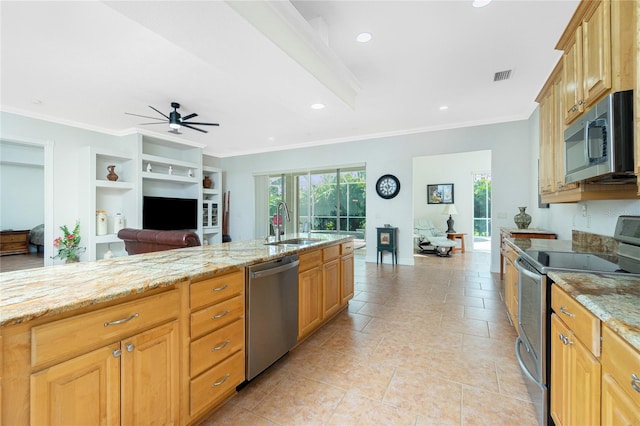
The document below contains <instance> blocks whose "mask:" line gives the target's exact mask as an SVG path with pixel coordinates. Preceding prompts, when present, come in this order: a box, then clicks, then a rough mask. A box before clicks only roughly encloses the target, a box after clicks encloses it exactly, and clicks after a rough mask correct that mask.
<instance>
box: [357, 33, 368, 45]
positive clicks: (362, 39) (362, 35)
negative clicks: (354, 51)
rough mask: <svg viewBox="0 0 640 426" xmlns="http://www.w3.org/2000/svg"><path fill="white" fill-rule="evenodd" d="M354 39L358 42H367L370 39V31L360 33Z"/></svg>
mask: <svg viewBox="0 0 640 426" xmlns="http://www.w3.org/2000/svg"><path fill="white" fill-rule="evenodd" d="M356 40H357V41H359V42H360V43H368V42H369V41H371V33H360V34H358V36H357V37H356Z"/></svg>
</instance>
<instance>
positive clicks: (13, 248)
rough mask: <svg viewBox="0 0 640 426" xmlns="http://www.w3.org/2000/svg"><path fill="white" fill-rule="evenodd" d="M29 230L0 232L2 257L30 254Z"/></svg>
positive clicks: (0, 253)
mask: <svg viewBox="0 0 640 426" xmlns="http://www.w3.org/2000/svg"><path fill="white" fill-rule="evenodd" d="M29 232H30V231H29V230H28V229H26V230H20V231H14V230H8V231H0V256H5V255H7V254H29Z"/></svg>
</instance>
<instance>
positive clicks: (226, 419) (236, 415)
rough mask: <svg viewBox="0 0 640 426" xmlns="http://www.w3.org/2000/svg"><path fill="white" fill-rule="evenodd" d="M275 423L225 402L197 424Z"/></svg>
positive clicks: (268, 425) (270, 425)
mask: <svg viewBox="0 0 640 426" xmlns="http://www.w3.org/2000/svg"><path fill="white" fill-rule="evenodd" d="M276 424H277V423H274V422H271V421H269V420H267V419H265V418H264V417H261V416H258V415H256V414H255V413H253V412H251V411H249V410H246V409H244V408H242V407H239V406H237V405H233V404H226V405H225V406H223V407H221V408H220V409H219V410H217V411H216V412H215V413H213V415H211V416H210V417H209V418H207V419H206V420H205V421H203V422H202V423H200V424H199V426H214V425H215V426H218V425H222V426H247V425H252V426H273V425H276Z"/></svg>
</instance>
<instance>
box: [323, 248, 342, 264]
mask: <svg viewBox="0 0 640 426" xmlns="http://www.w3.org/2000/svg"><path fill="white" fill-rule="evenodd" d="M338 256H340V244H336V245H335V246H330V247H325V248H323V249H322V261H323V262H327V261H329V260H333V259H336V258H337V257H338Z"/></svg>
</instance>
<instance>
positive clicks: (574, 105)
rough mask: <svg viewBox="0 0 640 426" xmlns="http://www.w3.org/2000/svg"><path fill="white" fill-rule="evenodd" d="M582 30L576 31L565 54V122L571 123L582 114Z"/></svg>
mask: <svg viewBox="0 0 640 426" xmlns="http://www.w3.org/2000/svg"><path fill="white" fill-rule="evenodd" d="M581 51H582V28H578V29H577V30H576V33H575V36H574V39H573V43H572V44H571V46H570V47H569V48H567V49H566V50H565V52H564V60H563V69H564V72H563V76H564V77H563V79H564V82H565V86H564V111H565V112H564V121H565V123H566V124H569V123H571V122H572V121H573V120H574V119H575V118H576V117H578V115H580V113H581V112H582V104H581V103H580V100H581V99H582V54H581Z"/></svg>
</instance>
